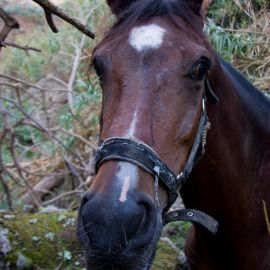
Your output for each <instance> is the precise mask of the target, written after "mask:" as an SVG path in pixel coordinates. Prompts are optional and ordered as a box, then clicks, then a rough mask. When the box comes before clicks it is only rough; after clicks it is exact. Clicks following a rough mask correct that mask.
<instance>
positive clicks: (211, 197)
mask: <svg viewBox="0 0 270 270" xmlns="http://www.w3.org/2000/svg"><path fill="white" fill-rule="evenodd" d="M209 2H210V1H202V0H137V1H136V0H108V1H107V3H108V5H109V6H110V7H111V9H112V11H113V13H114V14H115V15H116V16H117V19H118V20H117V22H116V23H115V25H114V26H113V27H112V28H111V30H110V31H109V32H108V34H107V35H106V37H105V38H104V40H103V41H102V42H101V43H100V44H99V45H98V46H97V47H96V49H95V50H94V53H93V65H94V67H95V69H96V72H97V74H98V76H99V77H100V82H101V86H102V89H103V104H102V113H101V132H100V147H99V149H98V157H97V165H96V170H97V176H96V178H95V181H94V183H93V184H92V186H91V187H90V189H89V190H88V192H87V194H86V195H85V197H84V198H83V201H82V205H81V209H80V213H79V218H78V236H79V238H80V240H81V243H82V245H83V247H84V249H85V251H86V258H87V267H88V269H104V270H107V269H128V270H147V269H150V266H151V263H152V260H153V258H154V255H155V248H156V244H157V241H158V239H159V237H160V234H161V230H162V227H163V223H164V219H165V217H166V213H167V211H168V208H169V207H170V206H171V204H172V203H173V202H174V200H175V197H176V196H175V195H176V194H177V191H178V190H177V189H180V193H181V195H182V198H183V201H184V204H185V206H186V207H189V208H194V209H198V210H201V211H202V212H204V213H206V214H209V215H210V216H212V217H213V218H215V219H216V220H217V221H218V222H219V230H218V233H217V234H215V235H213V234H211V233H209V231H208V230H206V229H205V228H204V227H203V226H201V225H199V224H197V223H194V226H193V228H192V230H191V232H190V235H189V237H188V240H187V243H186V255H187V258H188V260H189V264H190V268H191V269H192V270H194V269H200V270H204V269H205V270H223V269H224V270H233V269H238V270H244V269H245V270H254V269H256V270H264V269H265V270H266V269H270V236H269V234H268V230H267V222H266V221H267V207H268V209H270V182H269V180H270V179H269V175H270V162H269V161H270V149H269V142H270V139H269V138H270V125H269V124H270V102H269V101H268V100H267V99H266V98H265V97H264V96H263V95H262V94H260V93H259V91H257V90H256V89H255V88H254V87H253V86H252V85H251V84H250V83H249V82H247V81H246V79H244V77H243V76H242V75H240V74H239V73H238V72H237V71H235V70H234V69H233V68H232V67H231V66H230V65H229V64H228V63H226V62H224V61H223V60H221V59H220V58H219V57H218V56H217V54H216V53H215V52H214V50H213V49H212V47H211V46H210V44H209V42H208V41H207V39H206V37H205V36H204V33H203V28H204V18H203V17H204V14H205V13H206V10H207V8H208V4H209ZM211 88H212V89H213V91H214V93H213V91H212V90H211ZM215 95H216V96H217V97H218V98H219V102H217V98H216V96H215ZM209 122H210V123H211V127H210V124H209ZM209 128H210V129H209ZM207 131H208V132H207ZM206 140H207V144H206ZM203 154H204V155H203ZM165 164H166V165H165ZM180 172H182V173H180ZM176 175H178V177H177V176H176ZM264 206H266V207H264ZM264 210H266V211H264ZM193 213H194V212H191V214H192V215H193ZM192 215H191V216H192ZM195 221H196V220H195ZM206 227H207V226H206Z"/></svg>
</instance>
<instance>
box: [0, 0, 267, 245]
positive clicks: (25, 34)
mask: <svg viewBox="0 0 270 270" xmlns="http://www.w3.org/2000/svg"><path fill="white" fill-rule="evenodd" d="M3 7H4V8H5V10H6V11H7V12H8V13H9V14H11V15H12V16H14V17H16V18H17V19H18V21H19V22H20V23H21V25H22V28H21V30H18V31H17V30H16V31H13V32H12V34H11V35H10V36H9V40H10V41H13V42H16V43H17V44H21V45H28V46H32V47H35V48H38V49H40V50H41V51H42V52H41V53H39V52H32V51H25V50H20V49H17V48H11V47H7V48H5V49H2V52H1V54H0V210H1V211H5V210H9V211H14V212H17V213H18V212H21V211H36V210H38V209H44V207H48V206H52V205H53V206H56V207H58V208H65V209H67V208H68V209H77V207H78V205H79V201H80V195H81V194H82V193H83V192H84V190H85V189H86V188H87V186H88V185H89V184H90V183H91V179H92V177H93V171H92V168H91V166H90V159H91V158H90V157H91V153H92V151H93V149H94V148H95V146H96V141H97V138H98V131H99V124H98V123H99V108H100V102H101V91H100V88H99V85H98V79H97V78H96V76H95V75H94V73H93V72H92V71H91V69H90V68H89V64H90V57H91V51H92V49H93V47H94V46H95V44H96V43H97V42H98V41H99V40H100V39H101V38H102V36H103V34H104V32H105V31H106V29H107V27H108V26H109V25H110V24H111V22H112V21H113V20H114V18H113V16H111V15H110V12H109V10H108V8H107V7H106V4H105V1H104V0H102V1H101V0H91V1H89V0H78V1H71V0H66V1H65V2H64V3H63V4H62V6H61V7H62V8H63V9H64V10H66V11H67V12H68V13H69V14H71V15H74V16H76V17H80V19H81V20H83V21H85V22H86V24H87V25H88V27H89V28H90V29H92V30H93V31H94V32H95V33H97V35H98V36H97V39H96V40H95V41H92V40H90V39H88V38H85V37H84V36H83V35H82V34H81V33H80V32H79V31H77V30H76V29H74V28H73V27H71V26H69V25H67V24H66V23H64V22H62V21H60V20H56V22H57V25H58V26H59V28H60V29H61V31H60V32H59V33H58V34H57V35H55V34H53V33H51V31H50V30H49V28H48V27H47V25H46V24H45V21H44V17H43V13H42V10H41V9H40V8H39V7H38V6H33V5H31V4H30V1H29V5H26V4H23V5H21V4H19V3H17V2H16V1H15V2H13V1H10V2H6V3H4V4H3ZM206 32H207V34H208V35H209V38H210V40H211V42H212V44H213V46H214V47H215V48H216V50H217V51H218V52H219V54H220V55H221V56H222V57H224V58H225V59H226V60H228V61H230V62H232V63H233V64H234V65H235V66H236V67H237V68H238V69H240V70H241V71H242V72H243V73H244V74H245V75H246V76H247V77H248V78H249V79H250V80H252V81H253V83H254V84H255V85H256V86H257V87H259V88H260V89H261V90H263V91H265V92H267V91H268V90H269V89H270V5H269V1H268V0H254V1H251V0H247V1H243V0H233V1H225V0H215V1H214V3H213V5H212V7H211V9H210V11H209V14H208V18H207V27H206ZM187 230H188V226H187V225H186V224H184V223H179V224H175V225H173V226H172V227H170V228H169V229H167V231H166V232H165V233H166V236H168V237H170V238H171V239H172V241H174V243H176V244H177V245H180V246H182V245H183V242H184V238H183V236H184V235H185V233H186V231H187ZM179 232H180V234H179ZM178 235H180V237H179V236H178Z"/></svg>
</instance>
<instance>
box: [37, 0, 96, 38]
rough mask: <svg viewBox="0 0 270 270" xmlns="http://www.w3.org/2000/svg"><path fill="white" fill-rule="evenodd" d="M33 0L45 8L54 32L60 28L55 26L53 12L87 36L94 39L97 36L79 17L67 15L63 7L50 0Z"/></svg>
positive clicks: (47, 18)
mask: <svg viewBox="0 0 270 270" xmlns="http://www.w3.org/2000/svg"><path fill="white" fill-rule="evenodd" d="M32 1H33V2H35V3H37V4H38V5H40V6H41V7H42V8H43V10H44V12H45V16H46V20H47V22H48V25H49V26H50V28H51V30H52V31H53V32H54V33H57V32H58V29H57V27H56V26H55V24H54V21H53V18H52V15H53V14H54V15H56V16H58V17H60V18H61V19H63V20H64V21H66V22H68V23H69V24H71V25H73V26H74V27H75V28H77V29H78V30H79V31H81V32H82V33H84V34H85V35H86V36H88V37H90V38H92V39H94V38H95V34H94V33H93V32H91V31H90V30H89V29H88V28H87V27H86V26H85V25H83V24H82V23H81V22H79V21H78V20H77V19H75V18H72V17H70V16H69V15H67V14H66V13H65V12H64V11H63V10H62V9H60V8H59V7H57V6H55V5H54V4H53V3H51V2H50V1H48V0H32Z"/></svg>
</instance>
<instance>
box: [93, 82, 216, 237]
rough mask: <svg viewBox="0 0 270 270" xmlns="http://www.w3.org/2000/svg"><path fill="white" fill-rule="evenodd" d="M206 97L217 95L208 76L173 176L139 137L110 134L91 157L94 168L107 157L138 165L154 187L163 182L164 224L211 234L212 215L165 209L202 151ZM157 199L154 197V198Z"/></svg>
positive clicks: (174, 199) (206, 125) (176, 195)
mask: <svg viewBox="0 0 270 270" xmlns="http://www.w3.org/2000/svg"><path fill="white" fill-rule="evenodd" d="M206 99H207V100H209V101H211V102H213V103H216V102H218V98H217V96H216V95H215V93H214V92H213V90H212V89H211V86H210V84H209V81H208V79H207V78H206V79H205V87H204V94H203V98H202V109H201V116H200V121H199V125H198V130H197V134H196V137H195V140H194V143H193V146H192V148H191V151H190V153H189V156H188V159H187V162H186V164H185V167H184V169H183V171H182V172H181V173H179V174H178V175H175V174H174V173H173V172H172V171H171V170H170V169H169V168H168V167H167V165H166V164H165V163H164V162H163V161H162V160H161V159H160V157H159V156H158V154H157V153H156V152H155V151H154V150H153V149H152V148H151V147H149V146H148V145H147V144H145V143H144V142H142V141H140V140H137V139H136V140H133V139H127V138H120V137H113V138H109V139H107V140H105V141H104V142H103V143H102V144H101V145H100V146H99V147H98V148H97V152H96V156H95V170H96V173H97V172H98V170H99V168H100V166H101V165H102V164H103V163H104V162H106V161H108V160H120V161H127V162H130V163H132V164H135V165H136V166H138V167H140V168H141V169H143V170H144V171H146V172H148V173H150V174H152V175H153V176H154V177H155V180H156V181H155V186H156V188H157V186H158V184H159V183H161V184H163V185H164V186H165V187H166V189H167V190H168V193H169V198H168V202H167V205H166V207H165V208H164V210H163V223H164V225H165V224H167V223H169V222H172V221H180V220H185V221H192V222H196V223H199V224H201V225H202V226H204V227H205V228H207V229H208V230H209V231H211V232H212V233H213V234H215V233H216V232H217V229H218V223H217V221H215V220H214V219H213V218H212V217H210V216H208V215H207V214H205V213H202V212H200V211H198V210H190V209H180V210H175V211H172V212H169V213H167V212H168V210H169V209H170V207H171V206H172V205H173V204H174V203H175V201H176V199H177V197H178V194H179V191H180V189H181V188H182V186H183V185H184V184H185V183H186V181H187V179H188V177H189V175H190V173H191V171H192V169H193V168H194V166H195V164H196V163H197V162H198V161H199V159H200V157H201V156H202V155H203V154H204V153H205V145H206V138H207V132H208V130H209V128H210V122H209V121H208V116H207V112H206ZM157 201H158V199H157Z"/></svg>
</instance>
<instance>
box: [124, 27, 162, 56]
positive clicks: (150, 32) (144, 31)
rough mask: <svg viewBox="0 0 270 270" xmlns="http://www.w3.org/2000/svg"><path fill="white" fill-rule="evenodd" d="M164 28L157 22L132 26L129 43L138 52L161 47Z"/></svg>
mask: <svg viewBox="0 0 270 270" xmlns="http://www.w3.org/2000/svg"><path fill="white" fill-rule="evenodd" d="M165 33H166V30H165V29H164V28H162V27H160V26H158V25H157V24H149V25H144V26H139V27H134V28H133V29H132V30H131V32H130V34H129V44H130V45H131V46H132V47H133V48H134V49H135V50H137V51H138V52H142V51H144V50H148V49H158V48H160V47H161V45H162V43H163V40H164V36H165Z"/></svg>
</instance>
